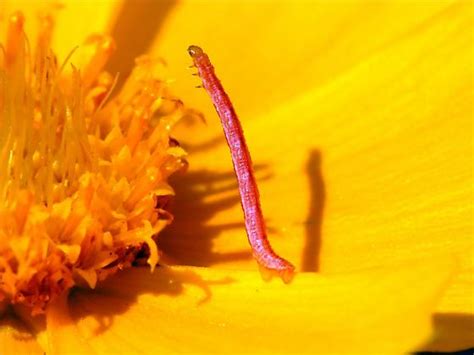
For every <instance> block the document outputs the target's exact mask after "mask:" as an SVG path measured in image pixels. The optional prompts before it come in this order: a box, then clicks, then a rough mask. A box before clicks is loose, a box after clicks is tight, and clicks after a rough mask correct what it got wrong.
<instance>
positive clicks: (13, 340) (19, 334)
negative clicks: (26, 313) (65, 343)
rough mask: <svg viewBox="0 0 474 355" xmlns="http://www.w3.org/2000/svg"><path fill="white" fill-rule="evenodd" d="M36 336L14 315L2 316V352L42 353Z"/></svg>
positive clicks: (23, 354)
mask: <svg viewBox="0 0 474 355" xmlns="http://www.w3.org/2000/svg"><path fill="white" fill-rule="evenodd" d="M42 353H43V351H42V349H41V347H40V346H39V344H38V343H37V342H36V339H35V336H34V335H33V334H32V333H31V332H30V331H29V330H28V329H27V328H26V327H25V325H24V324H23V323H22V322H21V321H19V320H18V319H17V318H15V317H14V316H2V317H1V318H0V354H21V355H26V354H32V355H33V354H34V355H38V354H42Z"/></svg>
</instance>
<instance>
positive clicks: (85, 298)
mask: <svg viewBox="0 0 474 355" xmlns="http://www.w3.org/2000/svg"><path fill="white" fill-rule="evenodd" d="M449 269H450V264H449V263H439V262H436V263H432V264H430V265H428V264H425V265H423V264H410V265H407V266H406V267H405V268H399V269H398V270H393V269H392V270H384V269H379V270H372V271H369V272H364V273H350V274H346V275H337V276H331V277H326V276H318V275H316V274H301V275H298V276H297V277H296V279H295V280H294V282H293V283H292V284H291V287H287V286H285V285H283V284H282V283H281V282H271V283H262V281H261V279H260V277H259V276H258V274H256V273H253V272H243V271H225V270H220V271H218V270H212V269H208V268H202V269H200V268H186V267H176V268H171V269H167V268H162V269H157V270H156V271H155V272H154V273H153V274H148V273H147V272H143V270H130V271H125V272H123V273H121V274H120V275H118V277H117V278H116V279H114V280H110V282H106V284H104V286H103V287H100V288H99V290H97V291H96V292H93V293H91V292H76V293H74V294H73V295H72V296H71V298H70V304H71V307H72V308H71V314H70V316H71V323H74V324H76V326H75V328H73V327H71V328H70V329H69V328H67V324H65V323H62V324H61V327H57V328H56V327H51V329H50V330H49V331H50V332H51V333H52V334H54V332H55V331H57V332H60V333H63V335H64V336H65V337H63V340H64V339H71V338H75V339H76V341H80V342H82V343H83V344H88V346H90V347H91V348H92V349H93V350H95V351H96V352H97V353H107V352H109V353H141V352H142V353H154V352H158V350H159V352H160V353H161V352H168V351H169V352H194V351H198V352H204V353H208V352H212V353H215V352H218V353H221V352H226V353H236V352H255V351H257V352H275V351H278V352H296V353H299V352H312V353H327V352H328V351H331V352H347V351H352V352H354V351H356V352H357V351H358V352H365V353H367V352H374V351H378V352H382V353H401V352H405V351H406V350H408V349H412V348H414V347H415V346H417V345H419V344H420V342H422V341H423V340H424V339H426V336H427V335H428V334H429V331H430V321H429V319H430V317H429V314H430V309H431V308H432V307H433V302H434V299H435V298H436V296H435V295H436V294H437V293H438V292H439V291H440V285H441V284H443V283H445V281H446V276H447V275H448V274H449V271H447V270H449ZM275 281H276V280H275ZM414 283H417V284H418V286H420V291H419V292H417V293H416V294H413V293H412V290H411V288H410V287H406V286H405V285H410V284H414ZM64 327H66V329H69V331H70V333H69V335H68V334H65V332H64V329H65V328H64ZM64 344H67V340H66V341H64V342H63V345H64ZM63 349H64V350H65V351H66V350H67V348H63Z"/></svg>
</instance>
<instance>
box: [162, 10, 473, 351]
mask: <svg viewBox="0 0 474 355" xmlns="http://www.w3.org/2000/svg"><path fill="white" fill-rule="evenodd" d="M406 4H407V3H406ZM394 16H395V13H394ZM360 21H363V19H361V20H360ZM382 27H383V26H381V31H383V28H382ZM471 27H472V11H470V8H469V4H467V3H465V2H456V3H454V4H452V5H450V6H449V7H448V8H446V9H445V10H444V11H442V12H440V13H438V14H437V15H436V16H432V17H430V18H429V19H426V18H425V19H424V20H423V21H422V22H421V23H419V24H418V26H417V27H416V28H412V29H411V30H410V31H407V32H406V35H405V36H398V37H397V38H395V39H394V40H393V41H391V43H390V45H386V46H382V47H379V48H378V49H377V51H373V52H372V53H371V54H370V55H369V56H368V57H366V58H364V59H363V60H361V61H360V62H359V63H358V64H357V65H355V66H353V67H351V68H348V69H347V70H346V71H344V72H340V73H339V74H340V75H339V76H338V77H336V78H334V79H333V80H332V81H331V82H328V83H327V84H325V85H322V86H319V87H316V88H315V89H313V90H312V91H309V92H307V93H306V94H304V95H301V96H300V97H299V98H297V99H295V100H292V101H291V102H289V103H285V104H281V105H279V106H276V107H275V109H274V110H273V111H271V112H269V113H265V114H259V115H256V116H251V117H247V119H246V121H245V122H244V130H245V131H246V133H247V138H248V139H247V140H248V143H249V146H250V149H251V152H252V155H253V157H254V162H255V163H256V164H257V166H260V168H257V176H260V186H261V196H262V205H263V209H264V213H265V215H266V217H267V222H268V225H269V227H270V232H271V233H270V238H271V240H272V243H273V244H274V246H275V249H276V250H277V251H278V252H280V253H281V254H282V255H283V256H285V257H288V258H289V259H290V260H292V261H294V262H295V263H297V264H298V266H299V268H300V269H303V270H316V269H318V270H319V271H321V272H324V273H327V272H346V271H350V270H357V269H360V268H364V267H379V266H382V265H400V264H403V263H404V260H406V259H407V258H411V257H416V258H419V259H421V260H430V259H435V258H438V257H439V256H440V255H443V254H455V255H457V258H458V259H459V260H460V265H461V266H460V272H459V274H458V276H457V277H456V278H455V279H454V280H453V283H452V284H451V286H450V288H449V289H448V292H447V294H446V296H445V297H444V298H443V301H442V303H441V305H440V308H438V314H437V315H436V319H437V326H439V332H438V341H437V342H436V343H434V344H433V346H434V349H439V350H442V349H451V350H453V349H460V348H462V347H465V346H466V345H469V344H470V345H471V346H472V345H474V343H473V342H472V339H474V337H472V330H471V329H469V328H463V329H465V331H464V332H459V331H457V329H458V328H462V326H461V325H460V324H465V321H463V320H461V323H457V321H456V320H458V319H459V318H460V317H457V316H456V314H461V315H462V316H461V318H462V319H465V318H463V317H467V318H466V319H468V320H472V316H473V314H474V311H473V305H472V295H473V292H474V291H473V290H474V283H473V281H472V274H473V268H472V260H473V254H472V253H473V251H472V227H473V226H472V201H473V200H472V75H473V73H472V52H471V50H472V39H471ZM367 36H368V37H370V36H369V35H367ZM353 40H354V41H355V43H354V45H356V44H358V45H361V46H362V45H364V44H365V41H364V40H363V38H358V39H353ZM353 50H354V49H351V50H348V53H349V54H350V53H352V51H353ZM216 53H217V54H215V55H214V57H217V60H219V59H218V58H219V56H221V55H224V56H225V55H226V51H225V50H222V51H217V49H216ZM346 57H349V58H350V57H351V55H346ZM234 60H235V62H236V63H237V64H236V65H240V62H239V58H237V59H235V58H234ZM341 60H347V59H344V58H341ZM281 61H284V58H283V57H282V58H281ZM216 66H217V65H216ZM219 67H220V66H218V72H219ZM225 70H226V69H224V71H225ZM242 75H244V74H242ZM242 75H240V73H239V75H235V76H232V75H230V74H228V75H227V76H222V75H221V77H222V79H223V82H224V84H226V82H227V81H232V80H234V81H235V80H241V79H242ZM261 81H262V80H261V79H259V80H256V82H257V83H256V85H257V86H258V85H260V84H259V83H260V82H261ZM252 85H253V82H252ZM280 89H281V90H284V89H285V88H284V87H283V88H281V87H280V86H276V85H275V88H274V89H273V90H274V91H278V90H280ZM247 90H248V92H249V93H253V91H252V90H253V88H252V86H248V87H247ZM229 91H231V90H229ZM201 95H202V96H203V99H206V100H207V97H206V95H205V94H204V93H201ZM236 98H237V99H239V100H240V95H239V96H236ZM236 106H237V111H240V110H239V105H236ZM244 119H245V117H244ZM208 120H209V121H216V122H217V121H218V120H217V118H216V116H215V115H212V116H208ZM194 132H195V131H193V135H194V136H199V135H198V134H196V133H194ZM188 137H189V136H188ZM190 141H191V142H192V141H193V140H192V137H190ZM198 147H199V149H198V150H196V151H195V152H194V153H193V152H191V153H192V154H191V155H190V166H191V170H190V173H189V175H188V177H185V178H182V179H181V182H180V183H179V184H178V189H177V196H178V197H177V198H178V199H179V198H182V200H178V201H177V202H178V206H177V209H176V210H177V212H178V215H177V218H176V221H175V222H176V223H175V226H174V227H171V229H170V230H169V232H168V235H167V236H166V237H165V238H163V239H162V240H161V242H162V245H163V246H164V249H165V250H166V251H167V252H169V253H171V254H172V256H173V257H175V259H176V261H177V262H181V263H187V264H195V265H213V266H221V265H222V266H226V267H239V268H252V269H253V268H255V264H254V262H253V260H252V259H251V258H250V257H249V256H250V255H249V253H248V252H246V251H248V246H247V241H246V237H245V231H244V228H243V225H242V223H241V216H242V214H241V211H240V206H239V203H238V198H237V194H236V190H235V185H234V186H233V179H232V165H231V162H230V157H229V153H228V150H227V147H226V146H225V144H223V141H222V139H221V138H220V137H219V136H215V137H214V138H213V139H211V140H209V141H208V144H207V146H206V145H203V144H200V145H199V146H198ZM180 189H181V191H180ZM180 196H186V197H180ZM173 228H175V229H173ZM178 251H179V252H178ZM417 290H418V288H417V286H416V285H415V286H414V288H413V292H417ZM453 314H454V315H453ZM450 324H451V325H453V328H451V327H450V326H449V325H450ZM454 332H457V334H456V335H452V333H454ZM461 338H462V339H461ZM449 339H450V340H449ZM447 340H448V342H447V343H446V342H444V341H447Z"/></svg>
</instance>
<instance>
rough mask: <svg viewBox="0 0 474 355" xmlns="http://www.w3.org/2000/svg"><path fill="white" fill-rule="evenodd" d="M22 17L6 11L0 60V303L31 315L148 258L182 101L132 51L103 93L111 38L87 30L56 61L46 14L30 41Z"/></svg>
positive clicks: (153, 250)
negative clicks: (131, 63)
mask: <svg viewBox="0 0 474 355" xmlns="http://www.w3.org/2000/svg"><path fill="white" fill-rule="evenodd" d="M23 23H24V18H23V16H22V14H21V13H16V14H14V15H13V16H11V18H10V19H9V23H8V30H7V36H6V39H5V45H4V46H2V48H4V51H3V56H2V57H1V58H0V302H2V301H3V303H6V304H8V303H11V304H24V305H27V306H29V307H31V309H32V313H33V314H35V313H41V312H42V311H44V309H45V307H46V305H47V304H48V303H49V302H50V301H51V300H52V299H53V298H55V297H57V296H58V295H59V294H60V293H62V292H64V291H66V290H68V289H69V288H71V287H72V286H74V285H88V286H90V287H95V285H96V283H97V282H98V281H101V280H103V279H105V278H106V277H107V276H109V275H111V274H113V273H115V272H116V271H117V270H120V269H123V268H124V267H127V266H130V265H131V264H132V263H134V262H136V261H137V259H138V258H144V260H146V261H147V262H148V264H149V265H150V266H151V267H152V268H153V267H154V266H155V265H156V263H157V262H158V257H159V255H158V250H157V246H156V243H155V241H154V239H153V238H154V236H156V235H157V233H158V232H159V231H161V230H162V229H163V228H164V227H165V226H166V225H167V224H169V223H170V222H171V219H172V216H171V215H170V213H169V212H167V211H165V210H163V209H162V208H161V207H160V206H161V204H160V203H159V200H160V199H162V198H166V196H171V195H172V194H173V190H172V188H171V187H170V186H169V185H168V184H167V178H168V177H169V176H170V175H171V174H172V173H174V172H176V171H178V170H180V169H182V168H184V167H185V166H186V162H185V160H184V157H185V152H184V151H183V150H182V149H181V148H180V147H179V145H176V143H175V142H176V141H175V140H174V139H171V137H170V129H171V128H172V126H173V124H174V123H175V122H176V121H177V120H178V119H179V118H180V117H181V116H183V115H184V114H185V108H184V107H183V105H182V103H181V101H179V100H176V99H172V98H169V97H170V96H169V93H168V92H167V90H168V89H167V86H166V80H165V77H164V75H163V72H164V68H163V64H162V62H161V61H159V60H154V59H152V58H149V57H141V58H138V59H137V60H136V67H135V69H134V70H133V72H132V74H131V75H130V77H129V78H128V79H127V80H126V82H125V83H124V85H123V87H122V88H121V90H120V91H119V92H118V93H113V94H111V93H112V90H113V88H114V86H115V83H116V78H114V77H113V76H112V75H110V74H109V73H107V72H106V71H105V70H104V69H103V68H104V66H105V64H106V62H107V60H108V58H109V57H110V55H111V54H112V53H113V51H114V42H113V40H112V39H110V38H108V37H106V36H101V35H96V36H93V37H90V38H89V39H88V40H87V41H86V43H85V44H84V45H83V46H81V47H79V48H77V50H74V51H72V52H71V54H70V56H69V58H67V59H66V60H65V61H64V62H62V63H61V62H59V61H58V59H57V57H56V56H55V55H54V53H53V52H52V50H51V48H50V43H51V38H52V33H53V27H54V21H53V19H52V18H51V17H49V16H46V17H44V18H42V19H41V26H40V30H39V34H38V37H37V39H36V42H35V46H33V47H34V48H30V46H29V42H28V40H27V38H26V36H25V33H24V31H23ZM72 59H74V60H72ZM72 62H74V64H72Z"/></svg>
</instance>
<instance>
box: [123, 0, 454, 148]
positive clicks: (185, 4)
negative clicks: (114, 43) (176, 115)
mask: <svg viewBox="0 0 474 355" xmlns="http://www.w3.org/2000/svg"><path fill="white" fill-rule="evenodd" d="M451 3H452V2H451V1H444V2H440V1H430V2H374V1H370V0H369V1H343V2H340V1H321V0H320V1H317V0H316V1H303V2H298V1H278V2H266V1H257V2H247V1H231V2H227V1H225V2H217V1H208V2H206V1H198V2H196V1H180V2H178V3H177V4H176V5H175V6H174V7H172V8H171V9H170V13H169V15H168V16H167V17H166V21H165V22H164V24H163V27H162V28H160V31H159V32H158V34H157V37H156V39H155V43H154V45H153V46H152V48H151V51H152V53H156V54H159V55H162V56H163V57H164V58H166V60H167V61H168V63H169V67H170V71H171V73H172V74H173V76H174V77H175V78H176V79H177V80H176V83H175V84H174V85H173V87H174V90H175V92H176V93H177V94H178V95H179V97H180V98H182V99H184V100H185V102H186V103H191V104H193V105H196V106H197V107H198V108H199V109H200V110H203V111H204V112H205V114H206V117H207V118H209V120H208V121H209V123H208V125H209V126H208V127H207V129H202V132H201V133H200V134H198V135H196V136H198V137H196V139H197V140H198V139H199V138H201V139H202V138H203V137H205V138H208V137H209V134H210V132H212V133H215V132H219V131H220V130H219V128H218V124H217V125H216V124H215V120H214V119H213V118H212V117H214V116H213V115H212V114H213V112H214V109H213V107H212V105H211V104H210V102H209V100H208V99H207V97H205V95H203V93H202V92H201V91H202V90H197V89H195V88H194V87H195V86H196V85H198V83H199V81H198V80H196V78H194V77H192V76H191V75H190V74H191V72H192V70H188V71H186V70H184V68H186V67H187V66H188V65H190V64H191V61H190V59H189V58H188V56H187V53H185V50H186V48H187V47H188V45H190V44H197V45H200V46H202V48H204V49H205V50H206V51H208V52H209V55H210V56H211V59H213V61H214V63H215V66H216V68H217V72H218V73H219V74H220V75H221V77H222V79H223V80H224V83H225V86H226V87H227V88H228V91H229V93H230V94H231V96H232V98H233V100H234V102H235V104H236V106H237V108H238V112H240V113H241V115H242V119H243V120H246V119H248V118H251V117H253V116H254V115H256V114H260V113H263V112H268V111H269V110H271V109H272V108H274V106H275V105H276V104H278V103H281V102H287V101H289V100H291V99H293V98H295V97H298V96H299V95H301V94H302V93H305V92H307V91H308V90H312V89H314V88H315V87H319V86H322V85H325V84H326V83H327V82H329V81H331V80H332V79H333V78H334V77H337V76H339V75H341V74H343V73H344V72H346V71H347V70H349V69H350V68H351V67H353V66H354V65H356V64H357V63H359V62H360V61H361V60H364V59H365V58H366V57H367V56H370V55H372V54H373V53H376V52H378V51H380V50H383V49H384V48H386V47H387V46H390V45H391V44H393V42H395V41H397V40H400V39H403V38H405V37H407V36H408V37H409V36H411V34H412V32H416V31H418V30H419V29H420V28H422V27H423V26H425V24H426V23H427V22H429V21H431V20H432V19H436V18H437V17H438V16H439V15H440V14H441V16H442V14H443V11H446V8H449V6H450V4H451ZM134 40H135V39H134V37H133V34H130V35H129V36H128V42H129V43H130V42H131V43H133V41H134ZM216 127H217V130H216Z"/></svg>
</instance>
